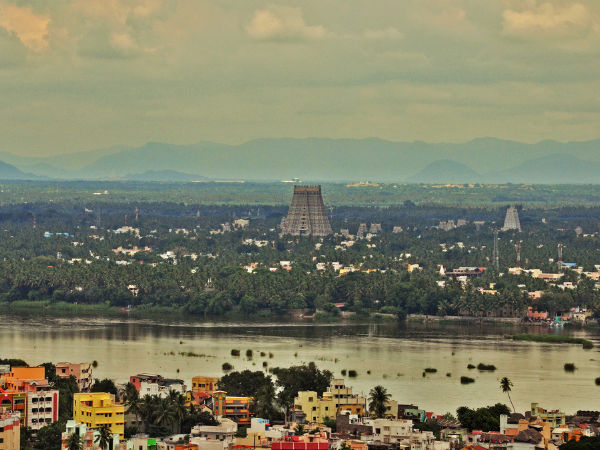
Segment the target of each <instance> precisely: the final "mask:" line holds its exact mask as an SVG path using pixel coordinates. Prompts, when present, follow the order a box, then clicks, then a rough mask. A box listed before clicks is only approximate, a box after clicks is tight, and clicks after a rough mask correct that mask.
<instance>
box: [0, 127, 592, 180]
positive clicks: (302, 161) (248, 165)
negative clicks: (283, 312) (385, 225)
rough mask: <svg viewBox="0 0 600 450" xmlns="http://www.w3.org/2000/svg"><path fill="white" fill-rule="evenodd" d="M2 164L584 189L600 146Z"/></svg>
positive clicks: (313, 150)
mask: <svg viewBox="0 0 600 450" xmlns="http://www.w3.org/2000/svg"><path fill="white" fill-rule="evenodd" d="M556 155H563V156H560V157H558V156H556ZM565 155H567V158H574V159H573V161H575V165H574V166H571V167H565V162H566V161H565V159H564V157H565ZM0 159H4V160H5V161H8V162H9V163H11V164H13V165H16V166H17V167H19V168H20V169H21V170H23V171H26V172H32V173H36V174H40V175H44V176H48V177H57V178H68V179H73V178H81V179H125V178H128V177H131V176H139V177H141V178H142V179H145V178H146V177H148V176H149V177H150V178H153V177H154V178H155V177H159V173H160V172H162V171H167V170H168V171H173V172H180V173H183V174H191V175H194V176H198V175H196V174H203V175H204V176H208V177H210V178H211V179H218V178H221V179H228V178H229V179H231V178H235V179H245V180H259V181H275V180H281V179H288V178H295V177H298V178H300V179H303V180H313V181H357V180H377V181H383V182H399V181H402V180H411V181H415V182H416V181H417V180H419V181H421V182H441V181H439V180H452V182H458V183H460V182H470V181H474V180H479V181H481V182H484V183H485V182H499V183H500V182H508V181H512V182H517V180H518V182H521V181H526V180H530V181H528V182H531V183H533V182H536V183H556V182H559V181H558V180H560V182H570V183H578V182H583V180H588V179H595V178H594V177H593V176H592V174H590V173H589V172H590V171H589V167H592V166H593V165H594V164H596V163H600V140H593V141H586V142H566V143H561V142H556V141H542V142H538V143H536V144H527V143H523V142H515V141H508V140H502V139H495V138H480V139H473V140H471V141H469V142H464V143H426V142H420V141H415V142H392V141H386V140H383V139H377V138H368V139H326V138H306V139H293V138H277V139H257V140H252V141H248V142H245V143H243V144H239V145H226V144H218V143H214V142H198V143H195V144H190V145H175V144H168V143H162V142H148V143H147V144H144V145H142V146H139V147H119V146H116V147H111V148H109V149H101V150H98V151H97V152H82V153H77V154H70V155H59V156H55V157H51V158H50V157H48V158H29V157H20V156H16V155H12V156H11V155H10V154H8V153H0ZM440 161H442V162H440ZM578 161H580V163H578ZM588 163H589V164H588ZM521 167H522V169H520V168H521ZM531 171H533V173H532V172H531ZM145 173H147V174H146V175H143V174H145ZM132 174H133V175H132ZM135 174H138V175H135ZM479 174H481V175H479ZM580 174H582V176H580ZM171 175H173V176H175V173H172V174H171ZM159 178H161V177H159ZM167 178H168V176H167ZM161 179H162V178H161ZM433 179H438V180H437V181H432V180H433ZM534 180H535V181H534Z"/></svg>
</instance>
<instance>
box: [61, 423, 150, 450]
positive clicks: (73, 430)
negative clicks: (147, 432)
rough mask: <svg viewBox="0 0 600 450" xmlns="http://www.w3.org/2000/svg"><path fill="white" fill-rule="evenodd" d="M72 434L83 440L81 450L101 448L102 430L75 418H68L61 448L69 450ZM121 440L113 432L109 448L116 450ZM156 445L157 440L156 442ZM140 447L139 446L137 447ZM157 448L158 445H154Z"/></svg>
mask: <svg viewBox="0 0 600 450" xmlns="http://www.w3.org/2000/svg"><path fill="white" fill-rule="evenodd" d="M72 434H76V435H77V436H79V437H81V440H82V443H83V445H82V447H81V450H99V449H100V446H99V445H98V442H97V441H96V439H97V437H98V435H99V434H100V432H99V431H98V430H92V429H89V428H88V427H87V425H85V424H83V423H78V422H76V421H75V420H68V421H67V423H66V426H65V431H64V432H63V433H62V436H61V438H62V439H61V440H62V445H61V449H62V450H67V448H68V447H67V439H69V436H71V435H72ZM119 441H120V436H119V435H118V434H117V433H113V435H112V441H110V442H109V447H108V448H109V449H113V450H116V449H117V446H118V445H119ZM155 445H156V442H155ZM136 448H139V447H136ZM154 448H156V447H154Z"/></svg>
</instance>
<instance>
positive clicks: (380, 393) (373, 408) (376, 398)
mask: <svg viewBox="0 0 600 450" xmlns="http://www.w3.org/2000/svg"><path fill="white" fill-rule="evenodd" d="M390 398H391V395H390V394H389V393H388V391H387V389H386V388H384V387H383V386H381V385H379V386H375V387H374V388H373V389H371V392H369V411H370V412H371V415H372V416H374V417H376V418H383V417H385V412H386V405H385V404H386V403H387V402H388V401H389V399H390Z"/></svg>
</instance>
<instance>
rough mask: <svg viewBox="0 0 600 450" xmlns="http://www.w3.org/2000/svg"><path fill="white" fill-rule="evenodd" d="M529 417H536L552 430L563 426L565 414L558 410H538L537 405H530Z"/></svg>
mask: <svg viewBox="0 0 600 450" xmlns="http://www.w3.org/2000/svg"><path fill="white" fill-rule="evenodd" d="M531 416H533V417H537V418H538V419H540V420H541V421H543V422H548V423H549V424H550V426H551V427H552V428H555V427H558V426H560V425H564V424H565V423H566V414H565V413H564V412H560V411H559V410H557V409H556V410H553V411H548V410H546V409H543V408H540V406H539V405H538V404H537V403H532V404H531Z"/></svg>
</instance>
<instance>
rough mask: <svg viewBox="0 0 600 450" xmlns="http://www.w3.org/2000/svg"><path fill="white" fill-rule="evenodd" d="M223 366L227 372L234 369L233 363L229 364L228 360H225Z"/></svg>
mask: <svg viewBox="0 0 600 450" xmlns="http://www.w3.org/2000/svg"><path fill="white" fill-rule="evenodd" d="M221 367H222V369H223V370H224V371H225V372H229V371H230V370H232V369H233V366H232V365H231V364H229V363H228V362H224V363H223V365H222V366H221Z"/></svg>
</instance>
